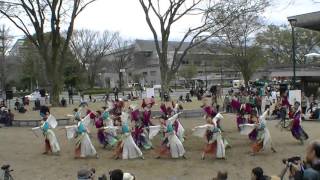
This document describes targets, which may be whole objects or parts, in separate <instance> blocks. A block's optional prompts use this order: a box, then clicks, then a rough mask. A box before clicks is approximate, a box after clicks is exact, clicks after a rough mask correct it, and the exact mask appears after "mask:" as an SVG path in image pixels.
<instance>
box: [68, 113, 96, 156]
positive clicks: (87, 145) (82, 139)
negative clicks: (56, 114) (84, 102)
mask: <svg viewBox="0 0 320 180" xmlns="http://www.w3.org/2000/svg"><path fill="white" fill-rule="evenodd" d="M91 114H92V113H89V114H88V115H87V116H86V117H85V118H83V119H82V120H78V122H77V124H76V125H73V126H66V127H65V128H66V130H67V138H68V139H73V138H74V139H75V158H86V157H96V158H98V154H97V151H96V149H95V148H94V146H93V145H92V142H91V140H90V137H89V135H88V134H89V129H88V125H89V124H90V122H91V119H90V115H91Z"/></svg>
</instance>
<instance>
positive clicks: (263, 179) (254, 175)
mask: <svg viewBox="0 0 320 180" xmlns="http://www.w3.org/2000/svg"><path fill="white" fill-rule="evenodd" d="M269 179H271V178H270V177H268V176H265V175H264V174H263V169H262V168H261V167H256V168H253V169H252V172H251V180H269Z"/></svg>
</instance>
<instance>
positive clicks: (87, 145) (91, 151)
mask: <svg viewBox="0 0 320 180" xmlns="http://www.w3.org/2000/svg"><path fill="white" fill-rule="evenodd" d="M96 154H97V151H96V149H95V148H94V146H93V145H92V142H91V140H90V137H89V135H88V134H87V133H84V135H83V137H82V139H81V155H80V156H81V157H87V156H95V155H96Z"/></svg>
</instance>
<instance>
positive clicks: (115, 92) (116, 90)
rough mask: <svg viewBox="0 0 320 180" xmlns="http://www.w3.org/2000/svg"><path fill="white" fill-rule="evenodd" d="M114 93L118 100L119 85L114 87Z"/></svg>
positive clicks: (115, 98)
mask: <svg viewBox="0 0 320 180" xmlns="http://www.w3.org/2000/svg"><path fill="white" fill-rule="evenodd" d="M113 93H114V100H117V99H118V98H119V97H118V94H119V89H118V87H117V86H116V87H114V88H113Z"/></svg>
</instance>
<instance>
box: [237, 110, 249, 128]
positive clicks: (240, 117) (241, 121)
mask: <svg viewBox="0 0 320 180" xmlns="http://www.w3.org/2000/svg"><path fill="white" fill-rule="evenodd" d="M244 114H245V112H244V110H240V112H239V113H238V116H237V128H238V131H240V130H241V129H240V125H241V124H245V123H246V121H247V120H246V118H245V117H244Z"/></svg>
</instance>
